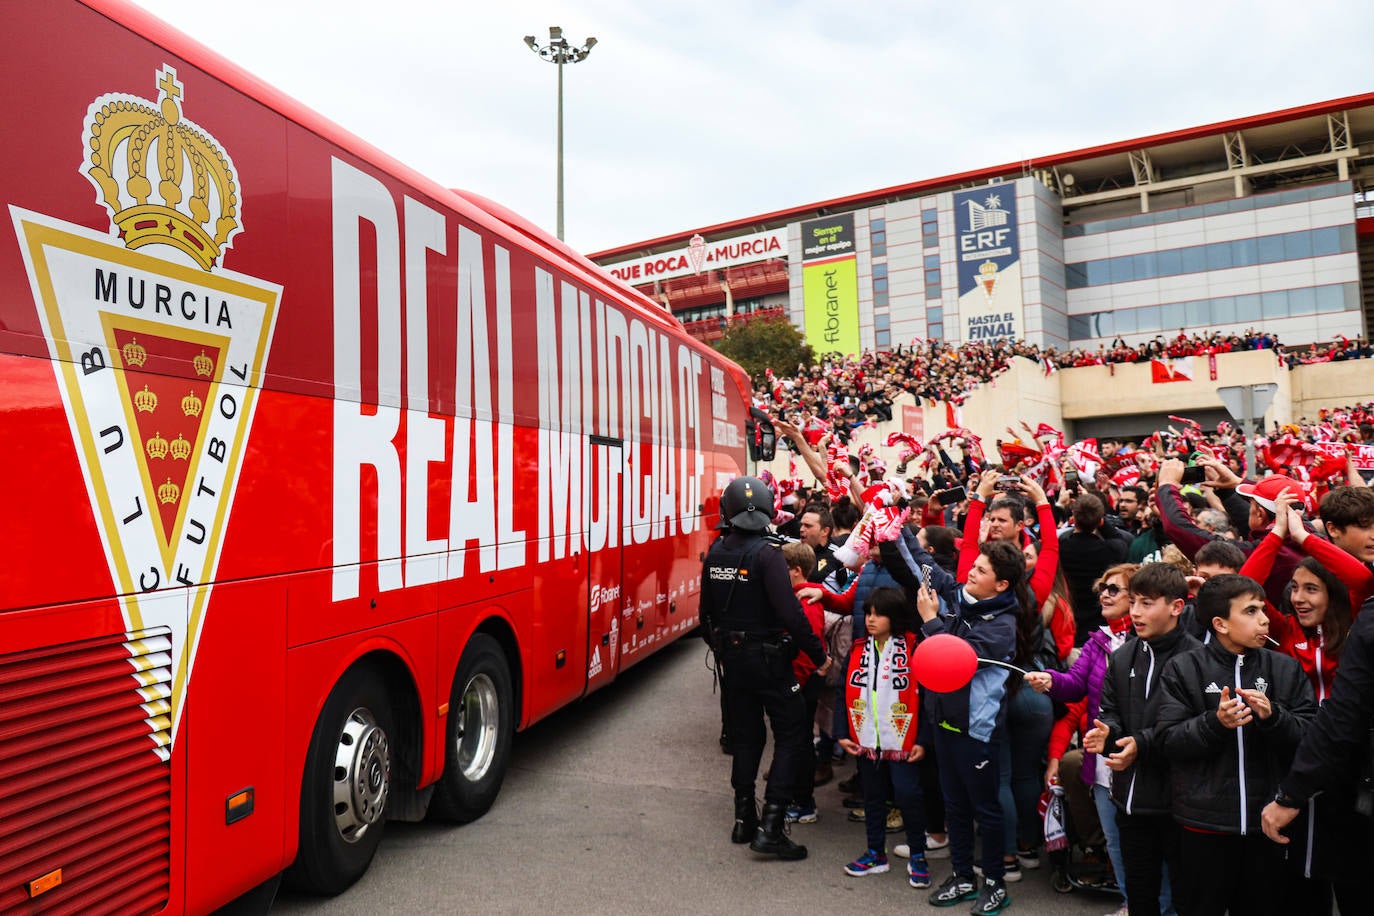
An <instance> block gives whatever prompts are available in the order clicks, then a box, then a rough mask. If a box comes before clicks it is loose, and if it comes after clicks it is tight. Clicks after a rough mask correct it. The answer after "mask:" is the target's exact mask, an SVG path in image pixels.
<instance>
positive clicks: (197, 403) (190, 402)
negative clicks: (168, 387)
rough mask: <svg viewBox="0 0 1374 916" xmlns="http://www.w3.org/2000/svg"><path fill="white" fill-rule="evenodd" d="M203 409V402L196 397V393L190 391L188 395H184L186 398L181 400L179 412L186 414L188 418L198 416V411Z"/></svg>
mask: <svg viewBox="0 0 1374 916" xmlns="http://www.w3.org/2000/svg"><path fill="white" fill-rule="evenodd" d="M204 407H205V402H204V401H202V400H201V399H200V398H198V397H196V393H195V392H194V391H192V392H191V393H190V394H188V395H186V397H184V398H182V399H181V412H182V413H184V414H186V416H188V417H198V416H200V411H201V409H202V408H204Z"/></svg>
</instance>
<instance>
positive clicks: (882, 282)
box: [873, 263, 887, 295]
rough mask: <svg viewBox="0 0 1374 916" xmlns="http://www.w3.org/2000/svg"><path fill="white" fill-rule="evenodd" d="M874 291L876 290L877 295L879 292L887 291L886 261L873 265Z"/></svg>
mask: <svg viewBox="0 0 1374 916" xmlns="http://www.w3.org/2000/svg"><path fill="white" fill-rule="evenodd" d="M873 292H874V294H875V295H876V294H877V293H885V292H887V264H886V263H882V264H874V265H873Z"/></svg>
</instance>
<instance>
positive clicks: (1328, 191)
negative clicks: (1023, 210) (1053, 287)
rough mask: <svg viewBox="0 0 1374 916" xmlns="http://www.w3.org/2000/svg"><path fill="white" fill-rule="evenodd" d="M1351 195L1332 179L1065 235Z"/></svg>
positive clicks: (1069, 229)
mask: <svg viewBox="0 0 1374 916" xmlns="http://www.w3.org/2000/svg"><path fill="white" fill-rule="evenodd" d="M1353 194H1354V188H1353V185H1351V183H1350V182H1348V181H1335V182H1331V183H1329V184H1321V185H1314V186H1312V187H1307V188H1293V189H1291V190H1287V191H1274V192H1270V193H1268V194H1256V195H1254V196H1252V197H1238V198H1234V199H1231V200H1218V201H1213V202H1212V203H1208V204H1198V205H1196V206H1191V207H1175V208H1173V209H1169V210H1156V211H1153V212H1151V213H1138V214H1135V215H1133V216H1120V217H1116V218H1115V219H1104V220H1095V221H1093V222H1088V223H1080V224H1079V225H1076V226H1065V227H1064V238H1081V237H1083V236H1085V235H1099V234H1101V233H1103V232H1119V231H1121V230H1122V229H1139V228H1141V227H1142V226H1158V225H1160V224H1162V223H1176V222H1181V221H1183V220H1189V219H1205V218H1206V217H1209V216H1221V215H1223V214H1226V213H1244V212H1246V211H1247V210H1261V209H1265V208H1268V207H1282V206H1286V205H1288V204H1298V203H1307V202H1310V201H1314V200H1326V199H1328V198H1332V197H1344V196H1350V195H1353Z"/></svg>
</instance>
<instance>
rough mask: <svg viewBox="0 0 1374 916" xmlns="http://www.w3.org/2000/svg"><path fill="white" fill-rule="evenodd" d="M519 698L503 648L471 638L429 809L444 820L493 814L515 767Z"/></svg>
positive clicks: (460, 669) (457, 680)
mask: <svg viewBox="0 0 1374 916" xmlns="http://www.w3.org/2000/svg"><path fill="white" fill-rule="evenodd" d="M514 733H515V692H514V691H513V690H512V689H511V676H510V664H509V663H508V662H507V661H506V655H505V653H504V652H502V651H501V645H500V643H498V642H497V641H496V640H495V639H494V638H492V637H491V636H488V635H487V634H485V633H478V634H476V635H475V636H473V637H472V641H471V642H469V643H468V645H467V648H465V649H464V650H463V657H462V658H461V659H459V660H458V671H457V673H456V674H454V676H453V689H452V692H451V693H450V694H449V713H448V731H447V738H446V744H445V748H446V752H445V754H444V757H445V762H444V774H443V776H441V777H440V778H439V785H438V787H437V788H436V790H435V792H434V800H433V801H432V802H431V803H430V811H431V812H432V813H433V814H434V815H435V816H436V817H438V818H439V819H441V820H446V821H452V822H454V823H459V824H466V823H468V822H469V821H474V820H476V819H477V818H479V817H481V816H482V815H484V814H486V813H487V811H488V810H490V809H491V806H492V804H493V803H494V802H495V801H496V796H497V794H498V793H499V792H500V791H501V783H502V781H504V780H505V778H506V768H507V766H509V764H510V748H511V738H512V736H513V735H514Z"/></svg>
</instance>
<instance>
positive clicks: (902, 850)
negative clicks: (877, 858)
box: [892, 833, 949, 859]
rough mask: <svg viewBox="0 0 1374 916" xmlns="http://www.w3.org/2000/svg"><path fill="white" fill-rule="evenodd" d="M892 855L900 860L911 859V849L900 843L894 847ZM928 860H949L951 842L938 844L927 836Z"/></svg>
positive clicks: (945, 841) (946, 841) (943, 841)
mask: <svg viewBox="0 0 1374 916" xmlns="http://www.w3.org/2000/svg"><path fill="white" fill-rule="evenodd" d="M892 854H893V855H894V856H896V857H898V858H899V859H909V858H911V847H910V846H909V845H907V844H906V843H898V844H897V845H896V846H893V847H892ZM926 858H927V859H947V858H949V840H941V841H939V842H936V841H935V840H932V839H931V838H930V834H928V833H927V834H926Z"/></svg>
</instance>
